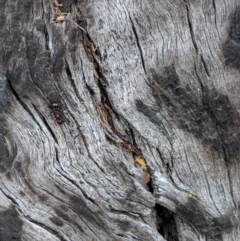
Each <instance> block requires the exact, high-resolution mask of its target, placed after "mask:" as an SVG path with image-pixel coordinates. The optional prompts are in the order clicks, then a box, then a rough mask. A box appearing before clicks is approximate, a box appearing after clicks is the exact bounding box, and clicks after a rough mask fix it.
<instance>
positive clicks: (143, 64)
mask: <svg viewBox="0 0 240 241" xmlns="http://www.w3.org/2000/svg"><path fill="white" fill-rule="evenodd" d="M129 19H130V22H131V25H132V30H133V33H134V36H135V39H136V43H137V47H138V49H139V53H140V57H141V62H142V67H143V70H144V73H145V75H146V68H145V62H144V58H143V51H142V48H141V45H140V41H139V37H138V34H137V30H136V27H135V25H134V23H133V20H132V18H131V17H130V15H129Z"/></svg>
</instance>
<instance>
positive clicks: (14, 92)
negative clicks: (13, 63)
mask: <svg viewBox="0 0 240 241" xmlns="http://www.w3.org/2000/svg"><path fill="white" fill-rule="evenodd" d="M7 82H8V85H9V89H10V91H11V93H12V94H13V96H14V97H15V99H16V100H17V101H18V103H19V104H20V105H21V106H22V108H23V109H24V110H25V111H26V112H27V113H28V114H29V116H31V118H32V120H33V121H34V122H35V123H36V124H37V126H38V127H39V128H40V129H41V126H40V124H39V123H38V121H37V120H36V118H35V117H34V115H33V114H32V112H31V110H30V109H29V108H28V106H27V105H26V104H25V103H24V101H23V100H22V99H21V97H20V95H19V94H18V93H17V91H16V90H15V89H14V87H13V85H12V83H11V81H10V80H9V78H7Z"/></svg>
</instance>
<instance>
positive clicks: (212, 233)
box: [176, 197, 234, 241]
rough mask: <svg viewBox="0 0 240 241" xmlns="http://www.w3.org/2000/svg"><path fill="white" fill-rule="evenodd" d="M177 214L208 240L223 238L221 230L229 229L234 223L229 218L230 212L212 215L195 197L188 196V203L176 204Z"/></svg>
mask: <svg viewBox="0 0 240 241" xmlns="http://www.w3.org/2000/svg"><path fill="white" fill-rule="evenodd" d="M186 207H187V208H186ZM176 212H177V213H178V214H180V215H181V216H183V217H184V219H186V220H187V221H188V222H189V223H191V224H193V225H194V226H195V227H196V228H197V229H198V230H199V231H200V232H201V233H202V234H204V235H206V236H207V237H208V238H210V240H219V241H221V240H223V239H222V235H221V234H222V233H223V231H226V230H230V229H231V228H232V227H233V226H234V223H233V222H232V220H231V217H232V214H229V215H223V216H219V217H217V218H215V217H212V215H211V214H210V213H208V212H207V210H206V209H205V207H204V206H203V205H202V204H201V202H200V201H198V200H197V199H195V198H190V197H189V198H188V203H187V204H184V205H178V207H177V211H176Z"/></svg>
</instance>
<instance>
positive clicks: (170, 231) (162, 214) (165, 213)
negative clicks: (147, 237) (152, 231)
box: [155, 204, 178, 241]
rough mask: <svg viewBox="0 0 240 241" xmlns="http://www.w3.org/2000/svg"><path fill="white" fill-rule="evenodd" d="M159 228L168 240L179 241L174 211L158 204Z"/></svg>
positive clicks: (156, 208) (156, 207)
mask: <svg viewBox="0 0 240 241" xmlns="http://www.w3.org/2000/svg"><path fill="white" fill-rule="evenodd" d="M155 210H156V215H157V230H158V232H159V233H160V234H161V235H162V236H163V237H164V238H165V239H166V240H167V241H178V235H177V226H176V222H175V218H174V214H173V212H171V211H169V210H168V209H166V208H165V207H163V206H161V205H159V204H156V206H155Z"/></svg>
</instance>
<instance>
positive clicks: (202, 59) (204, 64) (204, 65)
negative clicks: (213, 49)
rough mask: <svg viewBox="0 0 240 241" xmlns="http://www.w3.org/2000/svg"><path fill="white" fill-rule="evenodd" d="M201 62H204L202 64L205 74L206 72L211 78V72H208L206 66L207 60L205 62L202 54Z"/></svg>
mask: <svg viewBox="0 0 240 241" xmlns="http://www.w3.org/2000/svg"><path fill="white" fill-rule="evenodd" d="M201 62H202V64H203V67H204V69H205V72H206V74H207V76H208V77H210V73H209V70H208V67H207V64H206V62H205V60H204V58H203V56H202V54H201Z"/></svg>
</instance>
